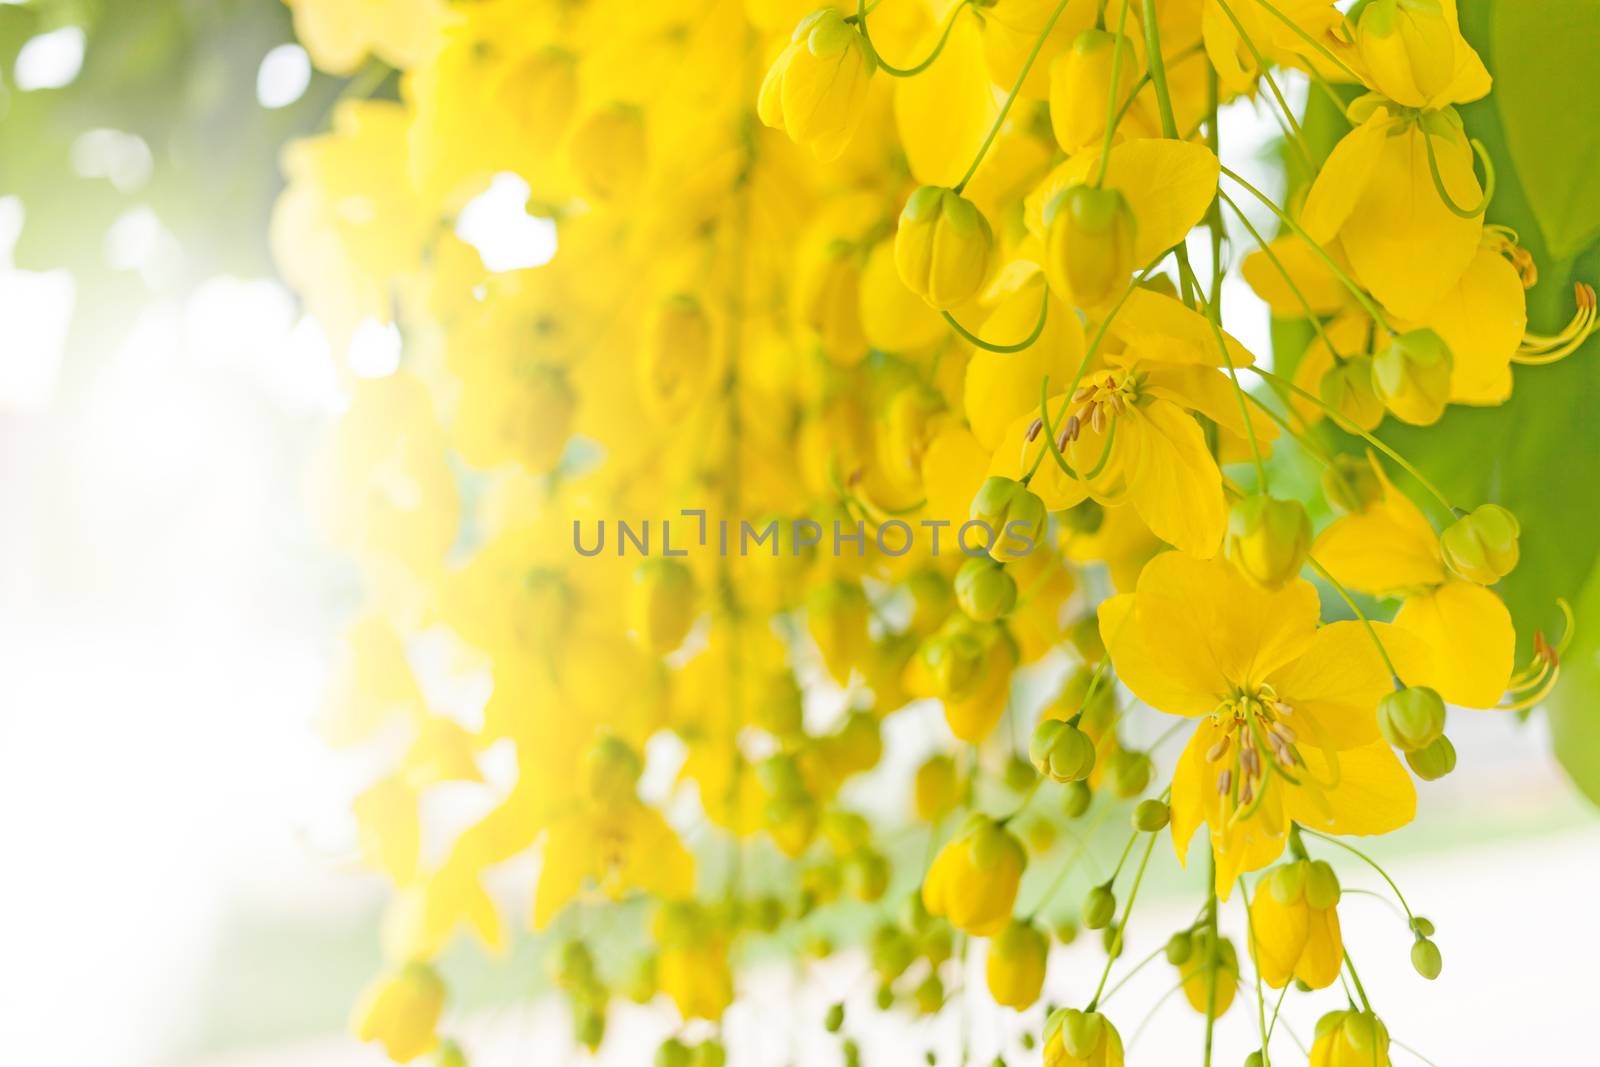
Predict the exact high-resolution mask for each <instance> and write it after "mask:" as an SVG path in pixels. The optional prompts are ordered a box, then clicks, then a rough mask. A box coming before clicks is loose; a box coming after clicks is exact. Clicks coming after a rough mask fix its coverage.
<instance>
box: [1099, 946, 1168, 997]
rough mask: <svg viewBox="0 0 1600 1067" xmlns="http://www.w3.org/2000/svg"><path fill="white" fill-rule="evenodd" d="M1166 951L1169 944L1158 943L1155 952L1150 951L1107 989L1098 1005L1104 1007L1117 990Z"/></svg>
mask: <svg viewBox="0 0 1600 1067" xmlns="http://www.w3.org/2000/svg"><path fill="white" fill-rule="evenodd" d="M1165 951H1167V946H1165V945H1157V946H1156V949H1155V951H1154V952H1152V953H1150V955H1148V956H1146V957H1145V958H1144V959H1142V960H1140V961H1139V962H1138V963H1136V964H1134V965H1133V969H1132V970H1131V971H1129V972H1128V973H1127V974H1124V975H1123V976H1122V977H1121V978H1118V979H1117V980H1116V981H1115V982H1114V983H1112V986H1111V988H1110V989H1108V990H1106V993H1105V996H1103V997H1101V998H1100V1000H1099V1002H1098V1004H1097V1007H1104V1006H1105V1004H1106V1002H1107V1001H1108V1000H1110V999H1111V998H1112V997H1114V996H1116V995H1117V990H1119V989H1121V988H1122V987H1123V986H1125V985H1127V984H1128V981H1129V980H1130V979H1131V978H1133V976H1134V975H1136V974H1138V973H1139V972H1140V971H1142V970H1144V969H1145V967H1147V966H1149V965H1150V964H1151V963H1152V962H1154V961H1155V958H1156V957H1157V956H1159V955H1161V954H1162V953H1163V952H1165Z"/></svg>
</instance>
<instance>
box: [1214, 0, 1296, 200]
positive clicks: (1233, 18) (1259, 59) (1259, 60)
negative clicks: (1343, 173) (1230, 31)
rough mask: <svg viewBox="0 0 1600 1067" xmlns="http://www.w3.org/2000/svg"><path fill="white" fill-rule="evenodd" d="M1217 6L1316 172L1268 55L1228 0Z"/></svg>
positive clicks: (1288, 132) (1292, 141) (1287, 133)
mask: <svg viewBox="0 0 1600 1067" xmlns="http://www.w3.org/2000/svg"><path fill="white" fill-rule="evenodd" d="M1217 6H1218V7H1220V8H1221V9H1222V13H1223V14H1224V15H1226V16H1227V17H1228V21H1229V22H1231V23H1233V28H1234V29H1235V30H1237V31H1238V33H1239V39H1240V40H1241V41H1243V42H1244V44H1245V47H1246V48H1248V49H1250V56H1251V58H1253V59H1254V60H1255V61H1256V70H1257V71H1258V72H1259V74H1260V77H1261V79H1262V80H1263V81H1265V82H1266V83H1267V88H1268V90H1270V91H1271V93H1272V98H1273V100H1274V101H1276V102H1277V105H1278V106H1277V108H1276V110H1274V112H1273V117H1274V118H1278V116H1279V115H1280V114H1281V116H1282V117H1281V118H1278V125H1279V126H1280V127H1281V128H1282V129H1283V132H1284V135H1285V137H1286V138H1287V139H1288V141H1289V143H1290V144H1292V145H1294V147H1295V150H1296V151H1298V152H1299V153H1300V160H1301V162H1303V163H1304V164H1305V165H1306V171H1307V172H1308V173H1315V172H1316V169H1317V165H1316V163H1314V162H1313V161H1312V159H1311V152H1310V150H1309V149H1307V148H1306V144H1305V133H1304V131H1302V130H1301V129H1300V124H1299V123H1298V122H1296V121H1295V117H1294V111H1293V109H1291V108H1290V107H1289V101H1287V100H1285V99H1284V96H1283V92H1282V91H1281V90H1279V88H1278V83H1277V81H1276V80H1274V79H1273V77H1272V72H1271V71H1270V70H1268V69H1267V57H1266V56H1264V55H1262V54H1261V49H1259V48H1257V47H1256V42H1255V41H1254V39H1252V38H1251V36H1250V34H1249V33H1247V32H1246V31H1245V28H1244V23H1243V22H1240V21H1239V16H1238V15H1235V14H1234V13H1233V8H1232V7H1230V6H1228V0H1217Z"/></svg>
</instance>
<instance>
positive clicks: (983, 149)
mask: <svg viewBox="0 0 1600 1067" xmlns="http://www.w3.org/2000/svg"><path fill="white" fill-rule="evenodd" d="M857 2H858V3H859V2H860V0H857ZM1069 2H1070V0H1061V2H1060V3H1058V4H1057V5H1056V9H1055V10H1054V11H1052V12H1051V13H1050V18H1049V19H1048V20H1047V21H1046V22H1045V24H1044V29H1043V30H1041V31H1040V33H1039V39H1038V40H1036V41H1034V42H1033V50H1032V51H1030V52H1029V53H1028V58H1027V60H1026V61H1025V62H1024V63H1023V64H1022V71H1021V72H1020V73H1019V74H1018V75H1017V80H1016V83H1015V84H1013V85H1012V86H1011V92H1010V93H1008V94H1007V95H1006V102H1005V103H1004V104H1001V105H1000V114H998V115H996V116H995V117H994V124H993V125H992V126H990V127H989V134H988V136H986V137H985V138H984V139H983V144H982V145H980V146H979V147H978V154H977V156H975V157H974V158H973V160H972V166H970V167H968V168H967V173H966V174H964V175H962V177H961V180H960V181H959V182H957V183H956V184H955V191H956V192H957V193H959V192H961V190H963V189H965V188H966V187H967V183H968V182H970V181H971V180H972V176H973V175H974V174H976V173H977V172H978V164H980V163H982V162H983V157H984V156H986V155H988V153H989V146H990V145H992V144H994V139H995V138H996V137H998V136H1000V127H1001V126H1002V125H1003V124H1004V123H1005V121H1006V116H1007V115H1009V114H1010V113H1011V105H1012V104H1015V103H1016V102H1017V95H1018V94H1019V93H1021V92H1022V85H1023V83H1024V82H1026V81H1027V80H1028V74H1029V72H1031V71H1032V70H1033V64H1034V62H1035V61H1036V60H1038V58H1039V53H1040V51H1042V50H1043V48H1044V43H1045V41H1047V40H1049V38H1050V32H1051V31H1052V30H1054V29H1055V28H1056V22H1057V21H1058V20H1059V19H1060V18H1061V13H1062V12H1063V11H1065V10H1066V9H1067V4H1068V3H1069Z"/></svg>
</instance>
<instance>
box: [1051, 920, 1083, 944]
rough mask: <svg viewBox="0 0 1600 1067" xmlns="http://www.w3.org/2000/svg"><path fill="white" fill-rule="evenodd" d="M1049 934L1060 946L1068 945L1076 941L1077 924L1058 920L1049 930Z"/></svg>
mask: <svg viewBox="0 0 1600 1067" xmlns="http://www.w3.org/2000/svg"><path fill="white" fill-rule="evenodd" d="M1050 933H1051V934H1052V935H1054V937H1055V939H1056V941H1057V942H1058V943H1059V944H1062V945H1070V944H1072V943H1073V942H1074V941H1076V940H1078V924H1077V923H1075V922H1073V921H1072V920H1071V919H1060V920H1058V921H1057V922H1056V924H1055V926H1054V927H1052V928H1051V930H1050Z"/></svg>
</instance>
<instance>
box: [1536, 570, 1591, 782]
mask: <svg viewBox="0 0 1600 1067" xmlns="http://www.w3.org/2000/svg"><path fill="white" fill-rule="evenodd" d="M1574 607H1575V608H1576V610H1577V611H1578V612H1579V613H1581V615H1582V617H1583V618H1585V619H1589V620H1595V619H1600V571H1597V572H1596V573H1595V574H1594V575H1592V576H1591V577H1590V578H1589V584H1588V587H1587V588H1585V589H1584V591H1583V596H1582V598H1580V600H1579V601H1578V603H1577V604H1576V605H1574ZM1596 693H1600V627H1596V626H1593V625H1590V626H1588V627H1583V626H1580V627H1579V628H1578V634H1577V639H1576V640H1575V641H1574V642H1573V645H1572V647H1571V648H1569V649H1568V650H1567V654H1566V657H1565V660H1564V662H1563V663H1562V666H1561V684H1560V685H1559V686H1557V687H1556V691H1555V692H1554V693H1553V694H1552V695H1551V697H1550V699H1549V700H1548V701H1547V702H1546V703H1545V710H1546V712H1547V713H1548V714H1549V716H1550V736H1551V741H1552V742H1553V744H1554V747H1555V750H1556V758H1557V759H1558V760H1560V761H1561V766H1563V767H1565V768H1566V770H1567V774H1568V775H1570V776H1571V777H1572V781H1573V783H1574V784H1575V785H1577V787H1578V788H1579V789H1580V790H1582V791H1583V793H1584V795H1585V796H1587V797H1588V798H1589V799H1590V800H1592V801H1594V802H1595V803H1596V804H1600V703H1596V702H1595V694H1596Z"/></svg>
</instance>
